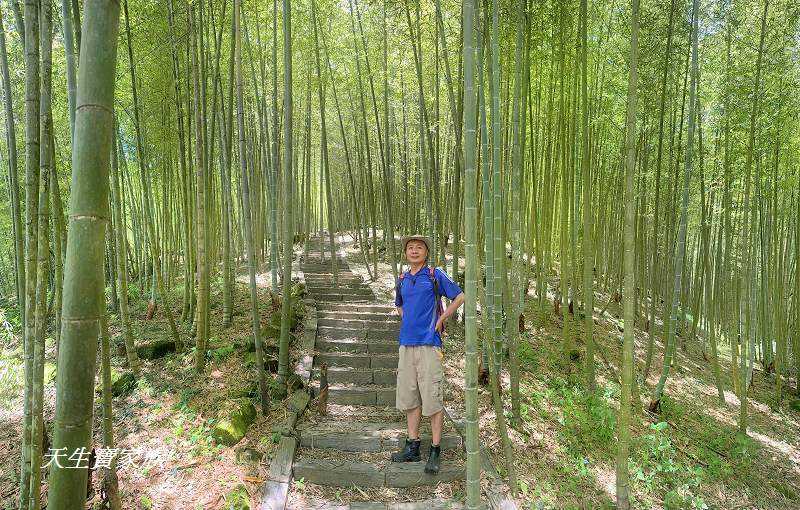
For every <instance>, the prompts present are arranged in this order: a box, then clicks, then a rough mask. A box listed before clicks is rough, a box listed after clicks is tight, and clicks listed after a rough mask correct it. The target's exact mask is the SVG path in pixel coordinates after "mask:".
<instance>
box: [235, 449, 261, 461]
mask: <svg viewBox="0 0 800 510" xmlns="http://www.w3.org/2000/svg"><path fill="white" fill-rule="evenodd" d="M262 457H264V454H263V453H261V452H260V451H258V450H254V449H253V448H247V447H244V446H243V447H241V448H237V449H236V461H237V462H239V463H240V464H258V463H259V462H261V459H262Z"/></svg>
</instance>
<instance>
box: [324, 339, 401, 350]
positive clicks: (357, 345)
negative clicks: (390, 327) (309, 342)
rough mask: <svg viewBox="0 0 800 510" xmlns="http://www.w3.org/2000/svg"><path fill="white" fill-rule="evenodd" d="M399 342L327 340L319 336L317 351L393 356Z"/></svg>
mask: <svg viewBox="0 0 800 510" xmlns="http://www.w3.org/2000/svg"><path fill="white" fill-rule="evenodd" d="M397 345H398V344H397V341H388V342H372V341H367V340H366V339H362V338H358V339H350V338H345V339H335V340H332V339H326V338H324V337H320V336H317V344H316V347H317V350H319V351H323V352H353V353H372V354H391V353H396V352H397Z"/></svg>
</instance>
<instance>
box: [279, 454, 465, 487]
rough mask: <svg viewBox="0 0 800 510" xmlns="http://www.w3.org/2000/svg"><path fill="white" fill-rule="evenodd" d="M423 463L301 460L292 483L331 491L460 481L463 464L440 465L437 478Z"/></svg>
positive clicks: (462, 476) (296, 463) (296, 466)
mask: <svg viewBox="0 0 800 510" xmlns="http://www.w3.org/2000/svg"><path fill="white" fill-rule="evenodd" d="M424 468H425V462H422V461H421V462H404V463H388V464H387V465H377V464H372V463H369V462H351V461H345V460H323V459H301V460H298V461H295V463H294V478H295V480H297V479H300V478H302V479H303V480H305V481H306V482H311V483H315V484H318V485H329V486H334V487H350V486H352V485H357V486H361V487H416V486H419V485H436V484H438V483H439V482H452V481H454V480H462V479H463V478H464V466H463V464H460V463H459V464H455V465H454V464H452V463H443V464H442V468H441V470H440V471H439V474H438V475H429V474H426V473H425V471H424Z"/></svg>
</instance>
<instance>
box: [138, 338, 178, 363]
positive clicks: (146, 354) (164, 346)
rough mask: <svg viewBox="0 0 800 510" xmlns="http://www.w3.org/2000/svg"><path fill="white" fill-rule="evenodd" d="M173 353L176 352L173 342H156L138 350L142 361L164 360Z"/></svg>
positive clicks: (142, 346)
mask: <svg viewBox="0 0 800 510" xmlns="http://www.w3.org/2000/svg"><path fill="white" fill-rule="evenodd" d="M171 352H175V342H173V341H172V340H155V341H154V342H150V343H148V344H145V345H140V346H139V347H137V348H136V353H137V354H139V358H141V359H157V358H163V357H164V356H166V355H167V354H169V353H171Z"/></svg>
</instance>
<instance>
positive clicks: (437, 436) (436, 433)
mask: <svg viewBox="0 0 800 510" xmlns="http://www.w3.org/2000/svg"><path fill="white" fill-rule="evenodd" d="M443 421H444V411H439V412H438V413H436V414H434V415H432V416H431V444H432V445H433V446H439V443H440V441H441V440H442V422H443ZM410 427H411V426H410V425H409V429H408V430H409V431H410V430H411V428H410ZM417 430H419V421H418V422H417Z"/></svg>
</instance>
